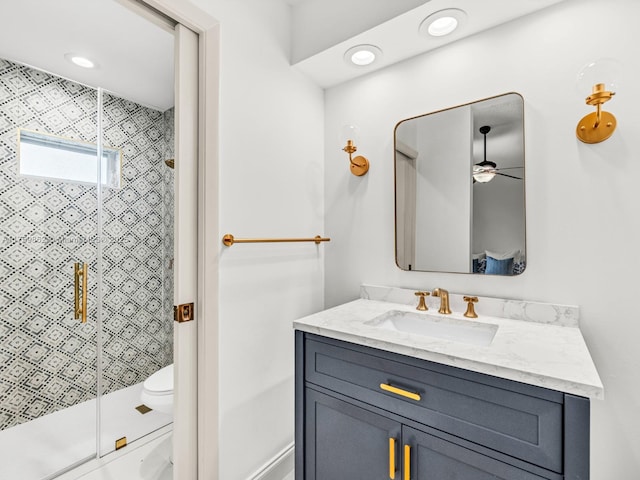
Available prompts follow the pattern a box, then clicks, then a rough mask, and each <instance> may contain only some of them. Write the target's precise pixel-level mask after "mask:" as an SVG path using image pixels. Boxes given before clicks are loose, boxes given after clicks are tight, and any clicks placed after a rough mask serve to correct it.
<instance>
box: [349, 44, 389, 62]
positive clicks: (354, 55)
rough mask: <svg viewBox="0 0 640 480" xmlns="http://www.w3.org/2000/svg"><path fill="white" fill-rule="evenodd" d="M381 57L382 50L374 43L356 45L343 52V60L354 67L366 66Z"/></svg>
mask: <svg viewBox="0 0 640 480" xmlns="http://www.w3.org/2000/svg"><path fill="white" fill-rule="evenodd" d="M380 58H382V50H380V49H379V48H378V47H376V46H374V45H356V46H355V47H351V48H350V49H349V50H347V51H346V53H345V54H344V61H345V62H347V63H348V64H349V65H355V66H356V67H366V66H368V65H371V64H372V63H373V62H375V61H377V60H380Z"/></svg>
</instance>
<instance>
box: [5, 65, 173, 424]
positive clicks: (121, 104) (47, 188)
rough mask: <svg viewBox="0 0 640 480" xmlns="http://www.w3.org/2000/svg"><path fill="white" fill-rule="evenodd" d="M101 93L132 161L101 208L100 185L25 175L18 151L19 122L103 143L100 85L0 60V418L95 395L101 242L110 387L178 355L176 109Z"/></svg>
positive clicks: (110, 132)
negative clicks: (83, 316) (85, 298)
mask: <svg viewBox="0 0 640 480" xmlns="http://www.w3.org/2000/svg"><path fill="white" fill-rule="evenodd" d="M103 102H104V113H103V124H104V129H103V131H104V135H103V138H104V142H105V144H107V145H109V146H112V147H116V148H120V149H122V151H123V164H122V167H123V168H122V187H121V188H120V189H103V191H102V197H103V207H102V208H101V210H100V215H99V214H98V201H97V192H96V188H95V186H87V185H80V184H73V183H66V182H61V181H45V180H40V179H34V178H26V177H20V176H18V175H17V157H16V149H17V148H16V147H17V145H16V141H17V128H19V127H20V128H28V129H31V130H38V131H43V132H47V133H50V134H55V135H60V136H64V137H68V138H73V139H78V140H82V141H86V142H92V143H95V142H96V141H97V138H96V134H97V132H96V130H97V129H96V125H97V113H96V106H97V92H96V91H95V90H93V89H90V88H87V87H85V86H82V85H79V84H76V83H73V82H70V81H67V80H63V79H60V78H57V77H54V76H51V75H49V74H46V73H43V72H40V71H37V70H34V69H31V68H28V67H25V66H22V65H18V64H15V63H12V62H8V61H5V60H2V59H0V248H1V249H0V429H5V428H9V427H11V426H14V425H17V424H20V423H23V422H26V421H29V420H31V419H34V418H37V417H39V416H41V415H45V414H48V413H52V412H54V411H57V410H60V409H62V408H65V407H68V406H71V405H74V404H76V403H79V402H82V401H85V400H88V399H90V398H93V397H94V396H95V392H96V379H97V375H96V352H97V332H96V319H97V294H98V286H97V284H96V275H97V265H98V250H99V247H98V245H100V248H101V249H102V255H101V262H102V263H101V265H102V272H103V282H102V288H101V294H102V324H103V328H102V333H101V337H102V344H103V355H102V358H103V371H104V375H103V378H102V381H101V385H102V387H103V391H104V392H105V393H108V392H110V391H114V390H118V389H121V388H124V387H126V386H129V385H132V384H135V383H138V382H141V381H143V380H144V379H145V378H147V377H148V376H149V375H150V374H151V373H153V372H155V371H156V370H158V369H159V368H161V367H163V366H165V365H168V364H169V363H171V362H172V361H173V345H172V344H173V322H172V321H171V318H170V317H168V316H167V314H170V312H171V307H170V305H172V303H173V299H172V293H171V292H172V287H171V285H168V282H171V281H172V273H168V272H167V271H168V267H169V260H170V259H171V258H172V256H173V252H172V247H173V237H172V236H173V229H172V227H171V228H168V226H169V225H170V224H172V212H173V185H172V178H173V177H172V175H173V174H172V173H167V170H168V169H167V167H166V165H165V164H164V159H165V155H166V154H167V150H168V148H169V147H168V146H167V140H166V138H165V137H167V138H170V137H171V138H172V127H173V124H172V112H167V113H164V114H163V113H162V112H159V111H156V110H152V109H149V108H146V107H143V106H140V105H137V104H135V103H132V102H129V101H126V100H123V99H120V98H117V97H114V96H110V95H105V97H104V100H103ZM98 216H101V217H102V222H103V225H104V226H103V230H102V234H101V236H100V237H99V238H98V236H97V235H98V229H97V221H98ZM169 245H170V248H169ZM76 261H84V262H87V263H88V264H89V304H88V312H89V315H88V317H89V318H88V322H87V323H86V324H81V323H79V322H78V320H74V319H73V312H72V303H73V276H72V272H73V269H72V268H73V267H72V265H73V262H76Z"/></svg>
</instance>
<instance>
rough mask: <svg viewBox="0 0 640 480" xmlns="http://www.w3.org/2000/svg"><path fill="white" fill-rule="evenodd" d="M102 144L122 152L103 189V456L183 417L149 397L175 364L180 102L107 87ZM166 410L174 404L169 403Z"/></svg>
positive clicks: (103, 101) (104, 94) (101, 410)
mask: <svg viewBox="0 0 640 480" xmlns="http://www.w3.org/2000/svg"><path fill="white" fill-rule="evenodd" d="M101 98H102V101H101V102H100V103H101V119H102V129H101V135H102V143H103V145H104V146H105V147H108V148H114V149H117V150H120V151H122V163H121V170H120V172H119V173H118V175H115V170H113V169H112V176H111V180H110V182H109V185H105V186H103V187H102V190H101V203H100V212H99V213H100V218H101V225H102V230H103V232H102V235H101V237H102V241H101V245H100V258H101V259H102V261H101V266H102V269H101V297H100V299H101V300H100V301H101V315H102V317H101V321H100V326H101V327H100V328H101V332H102V342H101V343H100V345H99V356H100V357H101V365H102V368H101V369H100V370H99V374H100V381H101V389H100V390H101V392H100V400H99V408H100V411H99V416H100V425H101V427H100V446H99V454H100V455H101V456H102V455H106V454H108V453H110V452H112V451H114V450H115V449H117V448H119V447H121V446H123V445H125V444H130V443H131V442H133V441H135V440H137V439H139V438H141V437H143V436H145V435H148V434H150V433H152V432H154V431H156V430H158V429H159V428H162V427H164V426H165V425H168V424H170V423H171V422H172V421H173V416H172V414H171V412H170V411H169V412H167V411H161V410H160V409H159V408H158V406H157V405H152V404H151V405H147V404H146V403H145V401H146V402H147V403H149V402H148V397H147V400H144V399H143V395H142V389H143V384H144V382H145V381H146V380H147V379H148V378H149V377H150V376H151V375H153V374H154V373H156V372H158V370H160V369H163V368H166V367H168V366H169V365H171V364H172V363H173V169H172V168H171V167H170V166H169V164H170V162H169V164H168V163H167V162H166V160H168V159H172V158H173V130H174V128H173V123H174V117H173V107H171V108H167V109H164V110H163V109H161V108H152V107H149V106H145V105H141V104H139V103H136V102H134V101H131V100H127V99H124V98H122V97H120V96H118V95H115V94H112V93H108V92H103V94H102V97H101ZM163 410H166V409H163Z"/></svg>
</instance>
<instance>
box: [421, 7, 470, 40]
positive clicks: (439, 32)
mask: <svg viewBox="0 0 640 480" xmlns="http://www.w3.org/2000/svg"><path fill="white" fill-rule="evenodd" d="M466 18H467V14H466V13H465V12H464V11H463V10H460V9H457V8H447V9H445V10H440V11H438V12H435V13H432V14H431V15H429V16H428V17H427V18H425V19H424V20H423V21H422V23H421V24H420V33H421V34H422V35H425V36H430V37H443V36H445V35H449V34H450V33H452V32H453V31H454V30H456V29H457V28H459V27H460V26H462V24H463V23H464V21H465V20H466Z"/></svg>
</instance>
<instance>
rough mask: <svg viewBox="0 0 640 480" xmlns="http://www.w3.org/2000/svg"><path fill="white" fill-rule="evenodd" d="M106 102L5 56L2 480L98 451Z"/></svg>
mask: <svg viewBox="0 0 640 480" xmlns="http://www.w3.org/2000/svg"><path fill="white" fill-rule="evenodd" d="M96 105H97V92H96V90H94V89H91V88H88V87H85V86H82V85H80V84H77V83H74V82H71V81H68V80H64V79H61V78H59V77H55V76H52V75H49V74H46V73H44V72H41V71H38V70H35V69H33V68H30V67H26V66H23V65H20V64H17V63H13V62H9V61H6V60H2V59H0V242H1V244H2V249H1V251H0V280H1V281H0V359H1V361H0V379H1V384H0V451H2V456H3V458H4V459H6V461H4V462H0V478H7V479H13V478H16V479H17V478H19V479H24V480H31V479H34V480H35V479H43V478H51V477H52V476H53V475H54V474H55V473H56V472H60V471H62V470H65V469H68V468H70V467H71V466H73V465H75V464H78V463H81V462H83V461H85V460H86V459H88V458H93V457H95V455H96V400H95V398H96V391H97V373H96V371H97V361H96V358H97V328H96V318H97V308H98V302H97V301H96V293H97V282H96V278H97V273H98V262H97V259H98V256H97V240H98V239H97V234H98V225H97V215H98V192H97V184H96V171H97V169H99V168H100V161H99V159H98V157H97V147H96V145H95V143H96V141H97V139H98V137H97V122H96V118H97V115H96V112H97V109H96ZM92 152H93V153H92ZM74 155H84V156H85V158H90V160H89V163H91V167H90V168H89V173H88V175H89V176H88V177H87V178H84V177H82V178H78V177H77V174H78V168H76V167H74V166H73V162H72V163H69V159H70V157H72V156H74ZM65 162H66V163H65ZM85 163H86V162H85ZM76 264H77V267H76Z"/></svg>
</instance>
